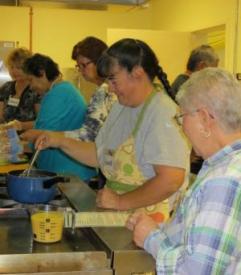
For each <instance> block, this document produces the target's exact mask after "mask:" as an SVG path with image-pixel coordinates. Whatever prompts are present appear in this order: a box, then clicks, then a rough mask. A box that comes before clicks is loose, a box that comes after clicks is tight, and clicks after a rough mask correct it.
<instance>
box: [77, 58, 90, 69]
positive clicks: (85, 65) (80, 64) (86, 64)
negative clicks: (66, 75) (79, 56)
mask: <svg viewBox="0 0 241 275" xmlns="http://www.w3.org/2000/svg"><path fill="white" fill-rule="evenodd" d="M91 63H93V61H91V60H90V61H88V62H86V63H78V64H76V65H75V68H77V69H80V70H84V69H85V68H86V67H87V66H88V65H89V64H91Z"/></svg>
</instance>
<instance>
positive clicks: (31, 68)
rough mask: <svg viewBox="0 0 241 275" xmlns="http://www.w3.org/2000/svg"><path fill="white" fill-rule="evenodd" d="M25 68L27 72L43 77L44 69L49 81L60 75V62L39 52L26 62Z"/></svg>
mask: <svg viewBox="0 0 241 275" xmlns="http://www.w3.org/2000/svg"><path fill="white" fill-rule="evenodd" d="M23 70H24V72H25V73H26V74H30V75H34V76H36V77H41V76H42V75H43V71H44V72H45V74H46V77H47V79H48V80H49V81H53V80H55V79H56V78H57V77H58V76H59V75H60V71H59V67H58V64H57V63H55V62H54V61H53V60H52V59H51V58H50V57H48V56H45V55H42V54H39V53H36V54H34V55H33V56H32V57H30V58H28V59H27V60H26V61H25V62H24V65H23Z"/></svg>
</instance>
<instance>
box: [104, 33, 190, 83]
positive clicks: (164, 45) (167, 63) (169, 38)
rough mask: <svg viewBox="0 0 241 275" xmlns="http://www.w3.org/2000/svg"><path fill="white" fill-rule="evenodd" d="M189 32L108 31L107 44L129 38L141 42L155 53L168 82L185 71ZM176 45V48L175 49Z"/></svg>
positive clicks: (188, 49) (188, 48)
mask: <svg viewBox="0 0 241 275" xmlns="http://www.w3.org/2000/svg"><path fill="white" fill-rule="evenodd" d="M190 36H191V34H190V33H189V32H165V31H157V30H126V29H109V30H108V32H107V41H108V44H112V43H114V42H116V41H117V40H119V39H122V38H126V37H131V38H136V39H140V40H143V41H145V42H147V43H148V45H149V46H150V47H151V48H152V49H153V50H154V52H155V53H156V55H157V57H158V60H159V63H160V66H162V68H163V70H164V71H165V72H166V73H167V76H168V79H169V81H171V82H172V81H173V80H174V78H175V77H176V76H177V75H178V74H179V73H180V72H183V71H185V65H186V62H187V58H188V55H189V52H190V49H191V44H190V41H191V39H190ZM176 45H178V47H176Z"/></svg>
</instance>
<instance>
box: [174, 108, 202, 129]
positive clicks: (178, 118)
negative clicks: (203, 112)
mask: <svg viewBox="0 0 241 275" xmlns="http://www.w3.org/2000/svg"><path fill="white" fill-rule="evenodd" d="M199 111H200V110H199V109H197V110H194V111H192V112H185V113H182V114H176V115H175V116H174V119H175V121H176V123H177V124H178V125H180V126H182V124H183V117H184V116H186V115H191V114H194V113H196V112H199Z"/></svg>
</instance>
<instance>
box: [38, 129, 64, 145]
mask: <svg viewBox="0 0 241 275" xmlns="http://www.w3.org/2000/svg"><path fill="white" fill-rule="evenodd" d="M62 139H63V135H62V134H61V133H59V132H50V131H44V133H43V134H41V135H40V136H39V137H38V138H37V139H36V142H35V148H36V149H40V150H43V149H46V148H49V147H54V148H58V147H60V146H61V141H62Z"/></svg>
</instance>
